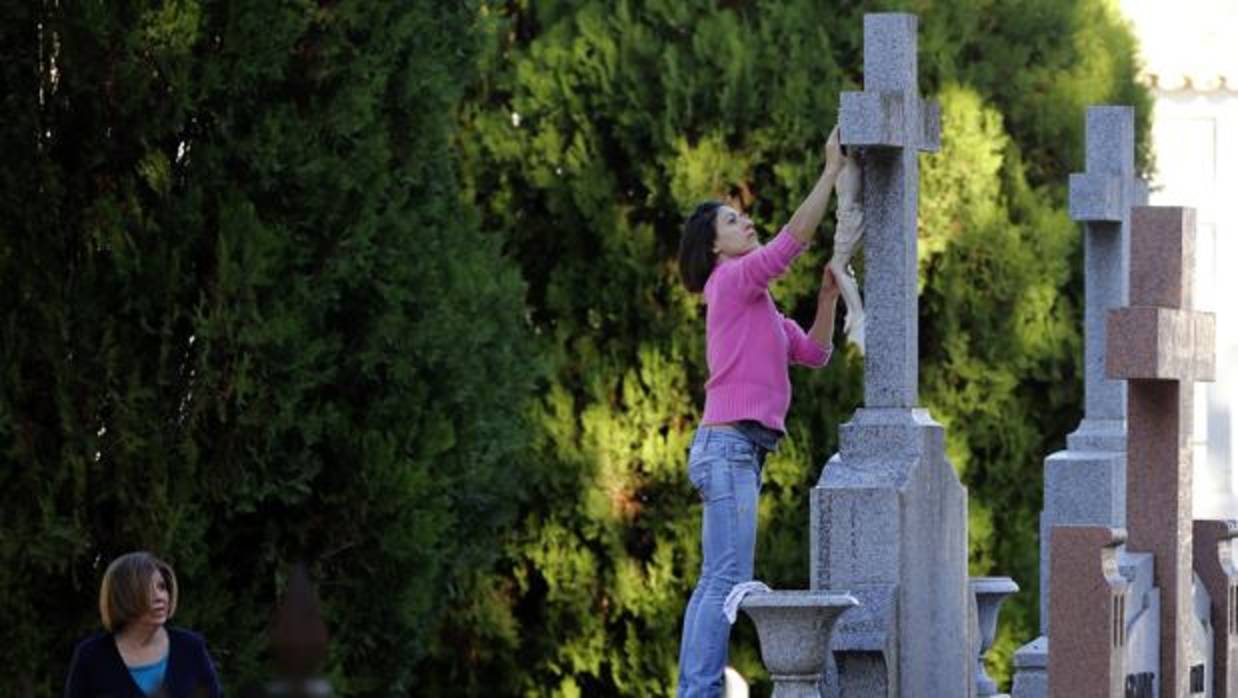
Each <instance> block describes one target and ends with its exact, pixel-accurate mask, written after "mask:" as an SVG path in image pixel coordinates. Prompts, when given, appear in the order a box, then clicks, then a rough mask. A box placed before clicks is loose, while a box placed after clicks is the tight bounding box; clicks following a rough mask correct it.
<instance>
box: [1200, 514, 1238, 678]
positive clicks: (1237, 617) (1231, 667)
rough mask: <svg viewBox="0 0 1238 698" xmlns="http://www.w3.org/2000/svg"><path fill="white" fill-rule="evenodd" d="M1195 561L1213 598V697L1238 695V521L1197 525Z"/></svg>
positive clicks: (1211, 610) (1211, 620)
mask: <svg viewBox="0 0 1238 698" xmlns="http://www.w3.org/2000/svg"><path fill="white" fill-rule="evenodd" d="M1193 533H1194V541H1193V545H1194V548H1193V551H1192V553H1193V554H1192V558H1193V564H1194V569H1195V573H1196V574H1197V575H1199V580H1200V583H1201V584H1202V585H1203V586H1204V587H1205V589H1206V590H1207V592H1208V596H1209V598H1210V599H1211V606H1210V608H1209V620H1210V623H1211V625H1212V631H1213V638H1214V645H1213V682H1212V694H1213V695H1214V696H1230V695H1235V694H1238V560H1236V559H1235V552H1234V547H1233V545H1234V540H1235V538H1238V521H1234V520H1202V519H1197V520H1196V521H1195V522H1194V531H1193Z"/></svg>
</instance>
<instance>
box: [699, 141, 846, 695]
mask: <svg viewBox="0 0 1238 698" xmlns="http://www.w3.org/2000/svg"><path fill="white" fill-rule="evenodd" d="M844 166H846V167H848V177H849V180H848V181H849V182H851V181H856V180H855V175H856V174H857V171H856V169H854V168H856V167H858V165H856V164H855V163H852V162H851V161H850V160H849V159H848V158H847V157H846V156H845V155H844V154H843V152H842V148H841V146H840V145H839V138H838V128H837V127H835V128H834V130H833V131H832V132H831V133H830V136H829V139H828V140H827V142H826V145H825V167H824V169H823V170H822V172H821V175H820V177H819V178H818V179H817V183H816V185H815V186H813V188H812V191H811V192H810V193H809V194H808V197H807V198H806V199H804V201H803V203H801V204H800V206H799V208H798V209H796V211H795V214H794V215H793V216H792V217H791V220H790V222H788V223H787V225H786V226H785V227H783V229H782V230H781V232H779V233H778V235H777V236H776V237H774V239H773V240H771V241H770V242H769V244H766V245H762V244H761V242H760V241H759V240H758V239H757V233H756V230H755V228H754V227H753V224H752V220H751V219H750V218H748V217H747V216H746V215H744V214H743V213H742V212H741V211H739V210H737V209H735V208H733V207H731V206H728V205H725V204H723V203H720V202H717V201H706V202H704V203H702V204H700V205H699V206H697V207H696V210H695V211H693V212H692V215H691V216H689V217H688V220H687V222H686V224H685V225H684V231H683V237H682V238H681V240H680V246H679V271H680V277H681V279H682V281H683V284H684V286H685V287H687V289H688V290H689V291H692V292H693V293H703V294H704V297H705V298H704V300H705V304H706V311H705V354H706V359H707V362H708V365H709V380H708V381H707V382H706V383H705V412H704V415H703V416H702V417H701V424H700V426H699V427H698V428H697V430H696V434H695V436H694V437H693V440H692V447H691V449H690V450H689V454H688V477H689V479H690V480H691V481H692V484H693V486H694V487H695V488H696V489H697V490H698V492H699V493H700V496H701V499H702V501H703V502H704V504H703V508H702V517H701V556H702V561H701V573H700V579H699V581H698V582H697V585H696V589H695V590H694V591H693V592H692V598H691V600H690V601H689V602H688V606H687V609H686V610H685V611H684V619H683V636H682V639H681V640H680V645H679V690H678V695H679V698H705V697H708V698H716V697H718V696H721V695H722V691H723V671H724V668H725V666H726V661H727V644H728V642H729V640H730V633H731V621H730V620H729V618H728V614H727V613H725V612H724V605H727V606H729V605H732V604H734V601H733V600H732V602H731V604H727V603H726V602H727V601H728V598H727V597H728V596H729V595H730V594H731V592H732V591H733V590H734V591H736V593H737V595H738V596H742V593H743V592H744V591H745V590H746V588H745V587H743V586H740V585H742V584H744V583H745V582H749V581H751V580H752V568H753V557H754V554H755V544H756V528H757V497H758V495H759V493H760V491H761V468H762V466H763V465H764V463H765V456H766V454H768V453H769V452H770V451H772V450H773V449H774V448H775V447H776V446H777V444H778V440H779V439H781V438H782V436H783V434H784V431H785V427H784V424H783V420H784V419H785V417H786V414H787V408H788V407H789V406H790V404H791V381H790V377H789V375H788V367H789V366H790V364H800V365H804V366H810V367H813V368H820V367H822V366H824V365H825V364H826V363H827V362H828V361H829V359H830V355H831V353H832V352H833V346H834V345H833V334H834V310H835V305H836V304H837V301H838V296H839V287H838V284H837V281H836V279H835V278H834V275H833V272H831V271H830V268H829V266H826V268H825V269H824V271H823V272H822V275H821V289H820V291H819V292H818V294H817V312H816V318H815V319H814V321H813V324H812V328H811V329H809V330H808V331H807V332H805V331H804V330H803V329H802V328H801V327H800V326H799V325H798V324H797V323H796V322H795V321H794V320H791V319H788V318H786V317H783V315H782V314H781V313H780V312H778V308H777V307H775V305H774V301H773V299H772V298H771V297H770V294H769V284H770V282H771V281H773V280H774V279H776V278H778V277H779V276H781V275H782V274H783V273H784V272H786V270H787V269H788V268H789V267H790V265H791V262H792V261H793V260H794V259H795V258H796V257H797V256H798V255H799V254H800V253H801V252H803V251H804V249H805V248H806V247H807V246H808V244H809V243H810V242H811V241H812V238H813V235H814V233H815V231H816V229H817V226H818V224H820V222H821V218H822V217H823V216H824V215H825V209H826V205H827V204H828V203H829V198H830V192H831V191H832V190H833V189H834V186H835V183H836V181H837V180H838V177H839V174H840V173H841V172H842V171H843V168H844ZM729 617H730V618H733V617H734V615H733V611H732V612H731V614H730V616H729Z"/></svg>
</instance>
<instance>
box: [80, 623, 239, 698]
mask: <svg viewBox="0 0 1238 698" xmlns="http://www.w3.org/2000/svg"><path fill="white" fill-rule="evenodd" d="M166 629H167V631H168V668H167V670H166V671H165V673H164V675H163V691H164V693H163V695H165V696H167V698H199V697H200V698H220V696H221V695H222V692H221V691H220V690H219V678H218V677H217V676H216V675H215V664H214V662H212V661H211V655H210V654H208V653H207V651H206V641H205V640H203V639H202V636H201V635H199V634H197V633H194V632H190V631H188V630H181V629H179V628H172V627H168V628H166ZM64 698H146V694H144V693H142V690H141V689H140V688H138V685H137V684H136V683H134V682H133V677H132V676H130V675H129V669H128V667H126V666H125V662H124V660H123V659H121V658H120V651H119V650H117V649H116V641H115V640H114V639H113V637H112V634H111V633H96V634H94V635H91V636H90V637H88V638H86V639H85V640H82V641H81V642H80V643H78V645H77V649H76V650H74V651H73V662H72V663H71V664H70V665H69V679H68V681H66V682H65V686H64Z"/></svg>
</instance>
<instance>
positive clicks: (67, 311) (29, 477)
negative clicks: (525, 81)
mask: <svg viewBox="0 0 1238 698" xmlns="http://www.w3.org/2000/svg"><path fill="white" fill-rule="evenodd" d="M478 19H479V10H478V5H477V4H476V3H473V2H456V3H450V4H444V3H439V2H435V1H434V0H415V1H414V2H406V3H372V2H361V1H347V0H345V1H341V2H331V3H325V2H324V3H316V2H302V1H296V2H288V3H266V2H222V3H205V2H198V1H196V0H179V1H175V2H153V1H151V2H133V3H97V2H95V3H59V2H34V3H28V2H6V3H4V22H0V47H3V55H4V56H5V61H3V64H2V65H0V100H2V103H3V117H4V118H3V124H4V125H3V127H2V128H0V147H2V149H3V152H4V153H5V155H6V157H5V161H4V163H3V164H2V165H0V206H2V213H3V216H2V217H0V220H2V221H3V223H0V225H3V234H2V235H0V304H2V305H0V322H2V326H3V342H2V343H0V353H2V355H3V363H2V364H0V366H3V372H4V374H3V381H0V444H3V450H2V451H0V496H2V497H3V501H4V506H3V508H0V618H3V619H4V620H3V622H2V623H0V645H3V646H4V647H5V650H4V651H3V652H2V653H0V694H3V695H15V696H25V695H33V696H51V695H56V694H58V693H59V690H60V686H61V685H62V682H63V680H64V670H65V667H66V665H67V663H68V660H69V658H70V655H71V651H72V648H73V642H74V641H76V639H79V638H80V637H82V636H84V635H85V634H86V633H87V632H89V631H90V630H91V629H93V628H97V627H98V615H97V607H96V601H95V599H96V598H97V590H98V584H99V579H100V576H101V574H102V570H103V566H104V565H105V564H106V563H107V562H108V561H109V560H110V559H111V558H113V557H114V556H115V555H117V554H119V553H122V552H125V551H127V550H131V549H136V548H147V549H151V550H153V551H155V552H156V553H158V554H160V555H162V556H164V557H166V558H167V559H168V560H169V561H170V562H171V563H172V564H173V566H174V567H176V568H177V570H178V572H179V575H180V581H181V586H182V592H183V604H182V607H181V613H180V614H179V615H178V618H177V622H178V623H182V624H184V625H188V626H190V627H194V628H197V629H200V630H203V631H204V632H205V634H206V636H207V638H208V641H209V643H210V646H211V648H212V650H213V652H214V655H215V658H216V660H217V662H218V664H219V667H220V670H221V674H222V676H223V678H224V680H225V684H226V685H227V686H228V687H229V688H230V689H231V691H232V692H235V691H236V689H237V688H238V687H239V686H241V685H242V684H244V683H245V682H247V681H250V680H254V679H256V678H259V677H261V676H263V675H264V674H265V673H266V671H267V669H266V667H265V666H264V665H263V664H262V659H263V654H262V653H263V648H264V647H265V643H266V623H267V622H268V619H269V618H270V614H271V611H272V609H273V606H274V602H275V598H276V595H277V593H278V592H279V589H280V586H281V584H282V575H283V574H284V570H285V569H286V568H287V564H288V563H289V562H291V561H294V560H298V559H305V560H308V561H310V562H311V563H312V569H313V572H314V574H315V576H316V579H317V580H318V582H319V585H320V591H319V593H320V596H321V598H322V600H323V603H324V605H325V608H326V614H327V622H328V626H329V628H330V630H331V634H332V654H331V674H332V676H333V680H334V682H335V688H336V691H337V693H338V694H339V695H345V696H348V695H393V694H400V693H407V692H408V690H409V687H410V683H409V682H410V679H411V671H412V667H413V666H414V664H415V663H416V662H417V661H418V660H419V659H420V658H421V657H422V656H423V654H424V653H425V652H426V651H427V648H428V647H429V644H430V641H431V631H432V629H433V628H434V626H435V624H436V619H437V618H438V617H439V616H440V615H441V613H442V611H443V609H444V608H447V607H449V606H451V605H452V604H455V603H459V601H458V599H456V596H457V595H460V594H464V593H465V592H466V590H464V589H461V588H460V587H459V586H458V584H457V583H456V581H455V580H457V579H459V578H461V577H462V574H463V572H464V571H466V570H470V569H474V568H478V567H487V566H489V565H490V564H492V561H493V560H494V557H495V555H496V553H497V550H498V549H497V543H496V540H497V537H498V535H499V532H500V531H502V530H503V529H505V528H506V527H507V526H508V525H509V524H510V522H511V521H512V520H513V516H514V514H515V511H516V505H517V503H518V502H519V501H520V499H521V497H522V496H523V494H524V493H525V492H526V489H525V486H526V484H527V483H528V481H529V480H528V478H527V477H525V476H524V472H525V470H526V468H527V463H526V461H525V460H523V458H522V454H523V453H524V452H525V451H524V449H525V443H526V441H527V436H526V434H527V433H528V429H527V428H526V424H527V422H526V418H527V417H526V415H527V410H528V408H527V404H528V403H527V400H528V398H529V396H530V391H531V389H532V387H533V383H532V381H533V380H534V376H535V375H536V372H537V368H536V363H535V361H534V352H533V345H532V338H531V334H530V333H529V331H528V324H527V320H526V319H525V313H524V304H523V299H524V294H525V286H524V284H523V282H522V281H521V279H520V276H519V271H518V269H517V267H516V266H515V264H514V263H512V261H511V260H509V259H507V258H505V257H504V255H503V254H502V252H501V250H500V240H499V238H497V237H494V236H492V235H486V234H483V233H482V232H481V229H480V227H479V226H480V222H479V219H478V216H477V215H476V213H475V212H474V210H473V209H471V208H470V206H469V205H467V204H465V203H464V202H462V200H461V198H460V192H459V189H458V187H457V184H456V181H457V172H456V166H455V164H454V162H455V159H454V157H453V153H452V148H451V137H452V132H453V129H454V128H455V124H454V120H453V111H454V105H455V104H456V102H457V100H458V99H459V97H460V95H461V89H462V88H461V86H462V85H463V84H466V83H467V82H469V81H470V80H471V76H472V75H473V74H474V72H473V71H474V70H475V69H476V63H475V57H476V50H477V41H476V38H477V36H478V35H477V33H476V31H475V30H474V27H475V25H476V23H477V22H478Z"/></svg>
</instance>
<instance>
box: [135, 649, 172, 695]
mask: <svg viewBox="0 0 1238 698" xmlns="http://www.w3.org/2000/svg"><path fill="white" fill-rule="evenodd" d="M167 668H168V655H166V654H165V655H163V658H162V659H160V660H159V661H157V662H154V663H153V664H143V665H142V666H131V667H129V675H130V676H132V677H133V682H134V683H136V684H137V685H138V688H140V689H142V693H145V694H146V695H148V696H149V695H151V694H152V693H154V692H155V689H157V688H159V686H161V685H162V684H163V674H164V672H165V671H166V670H167Z"/></svg>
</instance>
